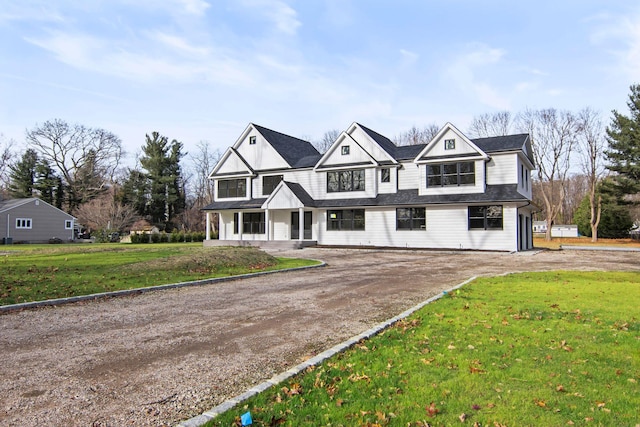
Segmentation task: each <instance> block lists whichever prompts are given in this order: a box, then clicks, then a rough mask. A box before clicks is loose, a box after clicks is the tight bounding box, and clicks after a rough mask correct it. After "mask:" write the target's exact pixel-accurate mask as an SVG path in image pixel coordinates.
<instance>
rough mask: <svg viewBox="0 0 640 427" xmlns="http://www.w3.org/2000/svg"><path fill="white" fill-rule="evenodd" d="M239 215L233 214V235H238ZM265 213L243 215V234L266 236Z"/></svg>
mask: <svg viewBox="0 0 640 427" xmlns="http://www.w3.org/2000/svg"><path fill="white" fill-rule="evenodd" d="M238 225H239V215H238V213H237V212H235V213H234V214H233V234H238V229H239V226H238ZM264 230H265V226H264V212H245V213H243V214H242V233H243V234H264Z"/></svg>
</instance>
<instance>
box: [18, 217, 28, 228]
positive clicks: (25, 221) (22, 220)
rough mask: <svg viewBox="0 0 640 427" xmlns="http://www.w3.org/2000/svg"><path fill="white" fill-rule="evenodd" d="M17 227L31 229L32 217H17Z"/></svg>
mask: <svg viewBox="0 0 640 427" xmlns="http://www.w3.org/2000/svg"><path fill="white" fill-rule="evenodd" d="M16 228H23V229H30V228H31V218H16Z"/></svg>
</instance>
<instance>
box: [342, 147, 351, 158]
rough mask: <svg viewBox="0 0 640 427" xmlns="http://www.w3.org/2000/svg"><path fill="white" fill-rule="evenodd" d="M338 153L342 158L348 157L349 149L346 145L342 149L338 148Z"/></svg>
mask: <svg viewBox="0 0 640 427" xmlns="http://www.w3.org/2000/svg"><path fill="white" fill-rule="evenodd" d="M340 153H341V154H342V155H343V156H348V155H349V154H351V147H350V146H348V145H343V146H342V147H340Z"/></svg>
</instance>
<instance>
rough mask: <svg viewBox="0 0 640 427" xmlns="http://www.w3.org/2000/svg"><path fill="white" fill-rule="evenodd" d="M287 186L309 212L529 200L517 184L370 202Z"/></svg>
mask: <svg viewBox="0 0 640 427" xmlns="http://www.w3.org/2000/svg"><path fill="white" fill-rule="evenodd" d="M286 184H287V186H288V187H289V188H290V189H291V191H292V192H293V193H294V194H295V195H296V197H298V199H299V200H300V201H301V202H302V203H303V204H304V206H305V207H309V208H342V207H353V206H363V207H364V206H415V205H443V204H470V203H505V202H528V199H527V198H526V197H525V196H523V195H522V194H520V193H519V192H518V189H517V185H516V184H503V185H487V188H486V190H485V191H484V192H483V193H471V194H439V195H426V196H420V195H418V190H417V189H413V190H400V191H398V192H397V193H389V194H378V195H377V196H376V197H369V198H345V199H334V200H315V199H313V198H312V197H311V196H310V195H309V193H307V192H306V191H305V189H304V188H303V187H302V186H301V185H300V184H296V183H291V182H287V183H286ZM266 200H267V199H266V198H261V199H251V200H240V201H229V202H213V203H211V204H210V205H207V206H205V207H204V208H203V210H205V211H218V210H230V209H235V210H243V209H260V208H261V206H262V204H263V203H264V202H265V201H266Z"/></svg>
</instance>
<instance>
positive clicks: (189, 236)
mask: <svg viewBox="0 0 640 427" xmlns="http://www.w3.org/2000/svg"><path fill="white" fill-rule="evenodd" d="M191 240H192V236H191V233H185V234H184V241H185V242H191Z"/></svg>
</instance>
